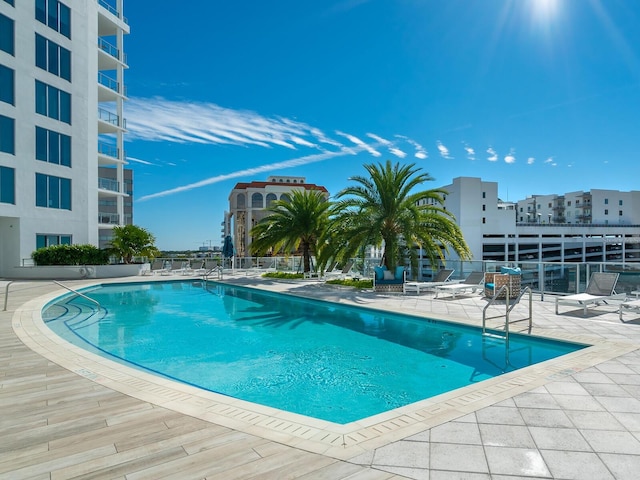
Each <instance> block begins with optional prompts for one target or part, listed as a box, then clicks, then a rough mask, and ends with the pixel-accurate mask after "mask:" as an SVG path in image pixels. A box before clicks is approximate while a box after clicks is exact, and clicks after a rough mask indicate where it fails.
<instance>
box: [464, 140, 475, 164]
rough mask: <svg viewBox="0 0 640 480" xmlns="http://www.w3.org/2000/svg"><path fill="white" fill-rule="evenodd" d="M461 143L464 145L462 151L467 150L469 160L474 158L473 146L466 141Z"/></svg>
mask: <svg viewBox="0 0 640 480" xmlns="http://www.w3.org/2000/svg"><path fill="white" fill-rule="evenodd" d="M462 144H463V145H464V151H465V152H467V158H468V159H469V160H475V159H476V151H475V150H474V149H473V148H471V147H470V146H469V145H467V143H466V142H462Z"/></svg>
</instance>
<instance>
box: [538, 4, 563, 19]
mask: <svg viewBox="0 0 640 480" xmlns="http://www.w3.org/2000/svg"><path fill="white" fill-rule="evenodd" d="M532 3H533V14H534V16H535V17H537V19H539V20H550V19H551V18H552V17H554V16H555V14H556V11H557V10H558V5H559V3H560V1H559V0H532Z"/></svg>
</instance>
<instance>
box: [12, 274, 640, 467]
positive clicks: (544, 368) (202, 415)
mask: <svg viewBox="0 0 640 480" xmlns="http://www.w3.org/2000/svg"><path fill="white" fill-rule="evenodd" d="M174 280H175V279H174ZM182 280H189V279H188V278H183V279H182ZM191 280H193V279H191ZM148 281H150V280H149V279H144V280H141V279H137V278H135V279H132V280H130V282H138V283H139V282H148ZM158 281H171V280H169V279H166V278H165V279H161V280H158ZM117 282H118V283H126V282H123V281H122V279H118V280H117ZM107 283H112V282H109V281H104V280H102V281H94V282H88V283H87V284H86V285H83V288H85V287H92V286H96V285H100V284H107ZM244 286H246V285H244ZM248 288H251V287H248ZM254 288H258V289H266V288H264V287H262V288H260V287H254ZM269 291H273V290H269ZM61 293H66V290H63V289H59V290H56V291H53V292H51V293H48V294H46V295H42V296H40V297H37V298H35V299H32V300H30V301H28V302H26V303H25V304H23V305H22V306H21V307H20V308H18V309H17V310H16V312H15V313H14V315H13V319H12V327H13V330H14V332H15V333H16V335H17V336H18V337H19V338H20V340H21V341H22V342H23V343H24V344H25V345H26V346H27V347H29V348H31V349H32V350H33V351H35V352H37V353H38V354H40V355H42V356H43V357H45V358H47V359H49V360H50V361H52V362H54V363H57V364H58V365H60V366H62V367H64V368H66V369H68V370H70V371H72V372H74V373H76V374H78V375H80V376H83V377H85V378H87V379H90V380H92V381H94V382H96V383H98V384H100V385H103V386H105V387H108V388H110V389H112V390H115V391H118V392H121V393H124V394H126V395H129V396H131V397H134V398H137V399H140V400H143V401H146V402H149V403H152V404H155V405H158V406H161V407H164V408H167V409H171V410H174V411H176V412H180V413H182V414H185V415H190V416H193V417H196V418H199V419H202V420H206V421H210V422H212V423H216V424H219V425H222V426H225V427H228V428H233V429H235V430H238V431H241V432H244V433H248V434H252V435H256V436H259V437H262V438H265V439H269V440H272V441H276V442H280V443H283V444H286V445H289V446H292V447H296V448H299V449H302V450H306V451H310V452H314V453H319V454H323V455H327V456H330V457H333V458H336V459H340V460H347V459H349V458H352V457H354V456H357V455H359V454H361V453H364V452H368V451H371V450H373V449H375V448H379V447H381V446H384V445H387V444H389V443H391V442H394V441H396V440H399V439H402V438H405V437H408V436H410V435H413V434H416V433H419V432H422V431H424V430H427V429H429V428H432V427H434V426H437V425H440V424H442V423H444V422H447V421H450V420H453V419H455V418H458V417H461V416H463V415H466V414H468V413H471V412H474V411H476V410H479V409H480V408H483V407H486V406H489V405H492V404H495V403H497V402H500V401H502V400H505V399H507V398H511V397H513V396H515V395H517V394H519V393H523V392H526V391H529V390H531V389H534V388H536V387H538V386H541V385H544V384H545V383H548V382H551V381H554V380H557V379H559V378H562V377H565V376H568V375H572V374H574V373H576V372H578V371H580V370H583V369H585V368H588V367H591V366H593V365H596V364H599V363H601V362H604V361H606V360H610V359H612V358H615V357H618V356H620V355H623V354H625V353H628V352H630V351H633V350H636V349H637V346H634V345H632V344H628V343H623V342H612V341H604V340H598V339H594V338H593V337H587V336H583V335H567V334H560V333H558V332H544V333H545V334H544V335H537V336H540V337H542V338H549V339H553V340H564V341H570V342H576V343H583V344H589V345H591V346H589V347H587V348H584V349H582V350H579V351H576V352H573V353H570V354H567V355H564V356H562V357H559V358H556V359H552V360H548V361H545V362H542V363H539V364H536V365H532V366H530V367H526V368H524V369H521V370H517V371H515V372H510V373H507V374H504V375H501V376H499V377H495V378H492V379H489V380H484V381H482V382H479V383H478V384H474V385H469V386H467V387H463V388H460V389H457V390H454V391H452V392H448V393H445V394H442V395H438V396H436V397H432V398H430V399H426V400H422V401H419V402H415V403H412V404H410V405H406V406H404V407H400V408H397V409H394V410H390V411H387V412H384V413H381V414H378V415H374V416H371V417H367V418H365V419H362V420H359V421H356V422H352V423H349V424H345V425H340V424H335V423H332V422H328V421H323V420H318V419H314V418H311V417H306V416H303V415H299V414H295V413H290V412H286V411H282V410H278V409H275V408H272V407H266V406H263V405H259V404H254V403H250V402H247V401H243V400H238V399H235V398H232V397H228V396H225V395H221V394H217V393H214V392H210V391H206V390H202V389H199V388H197V387H194V386H191V385H186V384H182V383H179V382H177V381H173V380H170V379H166V378H163V377H159V376H156V375H153V374H150V373H147V372H144V371H141V370H138V369H135V368H132V367H128V366H126V365H123V364H120V363H117V362H115V361H113V360H109V359H107V358H104V357H101V356H99V355H96V354H94V353H91V352H89V351H87V350H84V349H82V348H80V347H77V346H75V345H72V344H70V343H69V342H67V341H66V340H64V339H62V338H61V337H59V336H58V335H57V334H55V333H54V332H53V331H52V330H50V329H49V328H48V327H47V326H46V325H45V323H44V321H43V319H42V316H41V311H42V308H43V306H44V305H45V304H46V303H48V302H50V301H51V300H53V299H55V298H57V297H59V296H60V295H61ZM281 293H282V292H281ZM309 298H315V299H317V298H316V297H309ZM340 303H345V304H348V305H354V306H362V305H357V304H356V303H354V302H350V301H348V300H346V299H342V300H341V302H340ZM365 308H368V309H373V310H379V311H393V310H390V309H385V308H380V307H372V306H366V307H365ZM396 313H397V312H396ZM403 313H404V312H403ZM428 314H429V315H428V317H427V315H421V314H420V312H418V311H415V312H411V313H410V315H412V316H417V317H420V316H423V317H425V318H431V319H437V320H444V321H448V322H453V323H458V324H462V325H472V326H475V327H477V325H475V324H473V323H472V322H471V321H465V319H462V318H453V317H451V316H448V315H439V314H437V313H434V312H428Z"/></svg>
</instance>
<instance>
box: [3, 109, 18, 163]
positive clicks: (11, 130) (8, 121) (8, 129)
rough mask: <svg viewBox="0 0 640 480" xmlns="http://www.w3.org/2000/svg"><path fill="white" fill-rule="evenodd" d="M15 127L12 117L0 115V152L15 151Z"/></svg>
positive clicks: (12, 152)
mask: <svg viewBox="0 0 640 480" xmlns="http://www.w3.org/2000/svg"><path fill="white" fill-rule="evenodd" d="M15 138H16V129H15V121H14V119H13V118H10V117H5V116H4V115H0V152H4V153H10V154H11V155H15V153H16V140H15Z"/></svg>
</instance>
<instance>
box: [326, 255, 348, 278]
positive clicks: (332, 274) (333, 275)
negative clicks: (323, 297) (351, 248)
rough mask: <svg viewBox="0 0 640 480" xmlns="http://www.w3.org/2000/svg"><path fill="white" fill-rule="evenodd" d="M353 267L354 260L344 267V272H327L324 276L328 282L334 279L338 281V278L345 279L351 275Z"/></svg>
mask: <svg viewBox="0 0 640 480" xmlns="http://www.w3.org/2000/svg"><path fill="white" fill-rule="evenodd" d="M352 267H353V260H349V261H348V262H347V263H345V264H344V266H343V267H342V270H341V271H339V272H337V273H336V272H335V270H334V272H325V274H324V276H325V278H326V279H327V280H334V279H338V278H345V277H347V276H348V275H349V273H350V272H351V268H352Z"/></svg>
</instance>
